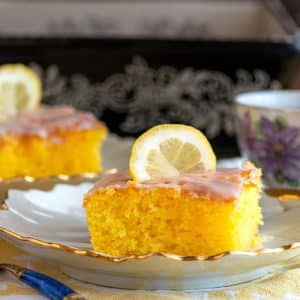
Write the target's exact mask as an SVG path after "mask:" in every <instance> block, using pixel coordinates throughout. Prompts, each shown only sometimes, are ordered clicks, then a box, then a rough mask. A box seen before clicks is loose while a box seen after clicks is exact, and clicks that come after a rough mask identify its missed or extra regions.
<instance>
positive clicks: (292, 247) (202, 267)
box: [0, 179, 300, 290]
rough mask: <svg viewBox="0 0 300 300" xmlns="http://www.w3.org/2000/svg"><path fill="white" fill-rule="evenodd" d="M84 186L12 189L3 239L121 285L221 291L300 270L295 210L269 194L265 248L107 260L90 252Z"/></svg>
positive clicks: (77, 272)
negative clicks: (286, 271)
mask: <svg viewBox="0 0 300 300" xmlns="http://www.w3.org/2000/svg"><path fill="white" fill-rule="evenodd" d="M70 180H71V179H70ZM89 187H90V184H88V183H84V184H80V185H66V184H65V185H57V186H56V187H55V189H54V190H52V191H47V192H46V191H45V192H44V191H33V190H31V191H27V192H20V191H10V193H9V199H8V200H7V201H6V204H7V207H8V209H7V210H2V211H0V236H1V237H2V238H4V239H5V240H7V241H9V242H11V243H12V244H14V245H15V246H17V247H19V248H21V249H23V250H24V251H26V252H28V253H30V254H32V255H35V256H38V257H42V258H43V259H47V260H49V261H53V262H55V263H56V264H58V265H59V266H60V268H61V270H62V271H63V272H65V273H66V274H68V275H70V276H71V277H74V278H77V279H80V280H84V281H87V282H92V283H96V284H100V285H104V286H111V287H119V288H132V289H201V290H212V289H222V288H226V287H232V286H237V285H240V284H246V283H249V282H252V281H255V280H261V279H264V278H266V277H270V276H273V275H274V274H277V273H279V272H282V271H285V270H286V269H291V268H295V267H299V266H300V242H297V241H300V218H299V216H300V209H298V208H295V209H290V210H288V211H283V210H282V208H281V207H280V205H279V204H278V203H277V201H276V200H273V199H271V198H269V197H266V196H264V197H263V199H262V204H263V213H264V217H265V225H264V226H263V227H262V228H261V235H262V237H263V249H256V250H252V251H246V252H245V251H242V252H241V251H240V252H230V253H221V254H219V255H214V256H210V257H204V256H199V257H196V256H190V257H181V256H178V255H174V254H164V253H160V254H149V255H146V256H136V257H112V256H108V255H104V254H101V253H97V252H94V251H93V250H92V249H91V246H90V243H89V234H88V230H87V226H86V223H85V214H84V211H83V210H82V208H81V203H82V195H83V193H85V191H87V190H88V188H89Z"/></svg>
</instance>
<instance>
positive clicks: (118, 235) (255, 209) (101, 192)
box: [84, 162, 262, 256]
mask: <svg viewBox="0 0 300 300" xmlns="http://www.w3.org/2000/svg"><path fill="white" fill-rule="evenodd" d="M260 190H261V171H260V170H259V169H257V168H255V166H254V165H252V164H251V163H250V162H246V163H244V164H243V166H242V168H240V169H218V170H209V171H196V172H195V171H194V172H187V173H183V174H180V175H179V176H173V177H169V178H168V177H165V178H159V179H152V180H147V181H142V182H136V181H133V180H131V179H130V176H129V173H128V172H127V171H125V172H118V173H116V174H111V175H103V176H102V177H101V179H100V181H99V182H98V183H97V184H96V185H95V187H94V188H93V189H92V190H91V191H90V192H89V193H88V194H87V195H86V196H85V199H84V206H85V208H86V212H87V223H88V227H89V231H90V235H91V242H92V246H93V248H94V249H95V250H96V251H99V252H102V253H106V254H109V255H114V256H128V255H142V254H149V253H154V252H166V253H174V254H179V255H213V254H217V253H220V252H224V251H232V250H248V249H250V248H251V247H253V246H255V245H256V243H257V241H258V238H257V234H258V227H259V225H260V224H261V223H262V215H261V208H260V206H259V194H260Z"/></svg>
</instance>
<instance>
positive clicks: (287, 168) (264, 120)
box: [235, 91, 300, 188]
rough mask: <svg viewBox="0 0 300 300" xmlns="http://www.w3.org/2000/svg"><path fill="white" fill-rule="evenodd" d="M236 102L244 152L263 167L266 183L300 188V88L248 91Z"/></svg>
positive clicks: (274, 185) (238, 131)
mask: <svg viewBox="0 0 300 300" xmlns="http://www.w3.org/2000/svg"><path fill="white" fill-rule="evenodd" d="M235 102H236V129H237V137H238V142H239V145H240V148H241V151H242V154H243V155H244V156H245V157H246V158H248V159H249V160H251V161H253V162H254V163H255V164H256V165H257V166H259V167H261V168H262V170H263V173H264V183H265V185H267V186H272V187H276V186H277V187H293V188H295V187H296V188H300V91H262V92H253V93H245V94H240V95H238V96H237V97H236V99H235Z"/></svg>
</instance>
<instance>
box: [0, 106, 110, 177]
mask: <svg viewBox="0 0 300 300" xmlns="http://www.w3.org/2000/svg"><path fill="white" fill-rule="evenodd" d="M106 133H107V129H106V127H105V125H104V124H103V123H102V122H99V121H98V120H97V119H96V118H95V117H94V116H93V115H92V114H90V113H86V112H81V111H78V110H75V109H74V108H71V107H68V106H59V107H58V106H57V107H46V106H43V107H40V108H38V109H36V110H32V111H24V112H19V113H18V114H17V115H16V116H13V117H11V118H9V119H8V120H7V121H5V122H3V123H0V178H2V179H3V178H4V179H7V178H13V177H20V176H32V177H46V176H52V175H58V174H66V175H75V174H80V173H86V172H99V171H100V170H101V156H100V146H101V143H102V141H103V139H104V138H105V136H106Z"/></svg>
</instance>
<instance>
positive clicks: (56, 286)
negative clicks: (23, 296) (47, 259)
mask: <svg viewBox="0 0 300 300" xmlns="http://www.w3.org/2000/svg"><path fill="white" fill-rule="evenodd" d="M19 278H20V280H21V281H23V282H24V283H26V284H27V285H29V286H31V287H32V288H34V289H36V290H37V291H39V292H40V293H41V294H43V295H44V296H46V297H48V298H49V299H52V300H71V299H72V300H83V299H85V298H84V297H82V296H80V295H78V294H77V293H76V292H75V291H73V290H72V289H71V288H69V287H67V286H66V285H64V284H63V283H61V282H59V281H57V280H55V279H53V278H51V277H49V276H47V275H44V274H41V273H38V272H35V271H32V270H28V269H25V270H24V271H23V272H22V273H21V274H20V275H19Z"/></svg>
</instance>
